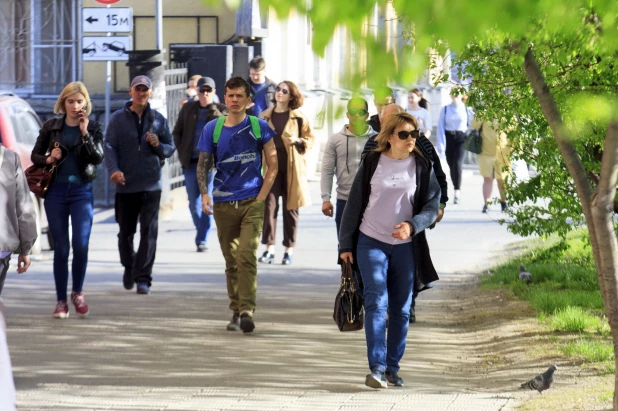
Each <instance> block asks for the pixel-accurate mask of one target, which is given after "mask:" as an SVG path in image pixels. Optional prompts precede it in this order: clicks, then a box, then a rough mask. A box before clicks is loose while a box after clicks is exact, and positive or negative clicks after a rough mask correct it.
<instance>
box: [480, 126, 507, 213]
mask: <svg viewBox="0 0 618 411" xmlns="http://www.w3.org/2000/svg"><path fill="white" fill-rule="evenodd" d="M472 128H474V129H480V130H481V139H482V140H481V141H482V142H483V144H482V151H481V153H480V154H478V156H477V157H478V164H479V171H480V173H481V176H482V177H483V200H484V203H483V210H482V212H483V213H486V212H487V211H489V204H490V203H491V194H492V191H493V185H494V179H495V180H496V181H497V183H498V191H499V192H500V207H501V209H502V212H505V211H507V210H508V205H507V203H506V187H505V184H504V180H505V178H506V177H508V176H509V175H510V173H511V162H510V160H509V156H510V154H511V148H510V146H509V145H508V140H507V138H506V133H504V132H497V131H496V129H495V127H494V124H493V123H491V122H489V121H478V120H474V121H473V122H472Z"/></svg>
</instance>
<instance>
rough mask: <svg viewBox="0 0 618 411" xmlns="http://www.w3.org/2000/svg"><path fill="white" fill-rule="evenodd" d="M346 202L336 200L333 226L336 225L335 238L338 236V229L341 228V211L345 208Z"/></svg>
mask: <svg viewBox="0 0 618 411" xmlns="http://www.w3.org/2000/svg"><path fill="white" fill-rule="evenodd" d="M346 203H347V201H346V200H337V204H336V206H335V224H336V225H337V236H339V228H340V227H341V219H342V218H343V209H344V208H345V205H346Z"/></svg>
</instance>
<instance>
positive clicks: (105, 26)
mask: <svg viewBox="0 0 618 411" xmlns="http://www.w3.org/2000/svg"><path fill="white" fill-rule="evenodd" d="M82 28H83V31H84V33H107V32H112V33H128V32H131V31H132V30H133V8H131V7H84V8H83V9H82Z"/></svg>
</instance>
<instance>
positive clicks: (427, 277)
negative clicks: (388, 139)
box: [339, 151, 441, 292]
mask: <svg viewBox="0 0 618 411" xmlns="http://www.w3.org/2000/svg"><path fill="white" fill-rule="evenodd" d="M381 155H382V154H381V153H377V152H375V151H373V152H370V153H369V154H367V156H366V157H365V159H364V160H363V162H362V163H361V165H360V167H359V169H358V172H357V173H356V177H355V178H354V183H353V184H352V189H351V190H350V195H349V197H348V201H347V203H346V206H345V209H344V211H343V218H342V220H341V228H340V229H339V252H340V253H344V252H351V253H353V254H354V263H355V265H356V262H357V261H358V260H357V258H356V246H357V244H358V235H359V232H360V231H359V228H360V225H361V222H362V218H363V215H364V214H365V209H366V208H367V205H368V204H369V196H370V194H371V178H372V177H373V174H374V173H375V171H376V168H377V166H378V162H379V160H380V156H381ZM440 193H441V191H440V185H439V184H438V180H437V179H436V175H435V174H434V171H433V168H432V164H431V162H430V161H429V160H427V159H425V158H424V157H422V156H419V155H417V156H416V192H415V193H414V206H413V210H414V216H413V217H412V218H411V219H409V220H407V221H408V222H409V223H410V224H412V227H414V234H413V237H412V242H411V243H410V247H411V250H410V251H411V252H413V253H414V268H415V270H414V271H415V276H414V280H415V281H414V282H415V284H414V290H415V292H419V291H423V290H424V289H426V288H428V287H427V284H429V283H432V282H434V281H437V280H438V274H437V272H436V269H435V268H434V266H433V263H432V261H431V255H430V254H429V245H428V244H427V238H426V236H425V229H426V228H428V227H429V226H430V225H431V224H433V222H434V221H435V220H436V218H437V217H438V209H439V206H440ZM388 212H389V211H388V210H385V213H388ZM355 268H357V269H358V267H355Z"/></svg>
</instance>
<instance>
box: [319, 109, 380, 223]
mask: <svg viewBox="0 0 618 411" xmlns="http://www.w3.org/2000/svg"><path fill="white" fill-rule="evenodd" d="M368 109H369V106H368V105H367V101H366V100H364V99H362V98H360V97H354V98H352V99H351V100H350V101H349V102H348V106H347V113H346V116H347V117H348V121H349V123H348V124H346V125H345V126H344V127H343V129H342V130H341V131H340V132H338V133H336V134H333V135H332V136H330V137H329V138H328V142H327V143H326V148H325V149H324V157H323V158H322V177H321V181H320V186H321V189H322V213H323V214H324V215H325V216H328V217H332V216H333V204H332V203H331V201H330V199H331V193H332V191H333V176H334V175H335V174H336V175H337V208H336V214H335V224H336V225H337V234H339V226H340V225H341V217H342V216H343V209H344V208H345V204H346V202H347V200H348V194H349V193H350V188H351V187H352V182H353V181H354V176H355V175H356V171H357V170H358V165H359V163H360V159H361V154H362V152H363V148H364V147H365V143H366V142H367V140H368V139H369V138H370V137H372V136H375V135H377V134H378V133H377V132H375V131H374V130H373V129H372V128H371V126H368V125H367V124H366V121H367V118H368V117H369V110H368Z"/></svg>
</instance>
